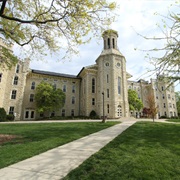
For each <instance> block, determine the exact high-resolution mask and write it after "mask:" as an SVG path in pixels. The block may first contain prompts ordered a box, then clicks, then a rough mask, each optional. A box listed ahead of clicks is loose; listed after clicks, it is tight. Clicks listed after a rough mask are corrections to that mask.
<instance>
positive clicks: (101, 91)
mask: <svg viewBox="0 0 180 180" xmlns="http://www.w3.org/2000/svg"><path fill="white" fill-rule="evenodd" d="M102 37H103V43H104V48H103V51H102V52H101V54H100V56H99V57H98V58H97V60H96V63H97V65H98V72H97V91H98V96H97V112H98V114H99V116H102V115H103V111H104V114H105V116H107V117H109V118H120V117H128V116H129V104H128V92H127V77H126V59H125V57H124V56H123V55H122V53H121V52H120V51H119V50H118V46H117V40H118V33H117V31H114V30H107V31H104V33H103V34H102Z"/></svg>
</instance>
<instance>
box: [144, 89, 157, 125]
mask: <svg viewBox="0 0 180 180" xmlns="http://www.w3.org/2000/svg"><path fill="white" fill-rule="evenodd" d="M146 102H147V104H148V108H149V111H148V114H149V115H151V117H152V119H153V122H154V119H155V117H156V114H157V113H158V108H157V106H156V102H155V98H154V94H153V92H152V91H151V90H150V89H149V92H148V95H147V97H146Z"/></svg>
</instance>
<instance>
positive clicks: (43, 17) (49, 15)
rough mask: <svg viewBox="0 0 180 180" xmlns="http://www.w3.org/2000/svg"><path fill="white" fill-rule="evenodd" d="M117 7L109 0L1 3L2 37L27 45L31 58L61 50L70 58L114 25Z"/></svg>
mask: <svg viewBox="0 0 180 180" xmlns="http://www.w3.org/2000/svg"><path fill="white" fill-rule="evenodd" d="M115 7H116V4H115V3H114V2H109V1H108V0H26V1H25V0H0V34H1V36H4V38H6V40H7V41H9V42H11V43H14V42H15V43H16V44H18V45H19V46H21V47H24V46H26V45H28V47H26V48H25V49H26V50H27V52H28V54H29V55H31V58H32V57H35V58H36V59H37V55H39V56H41V57H42V56H43V55H46V53H47V51H50V53H54V52H56V53H57V52H59V51H60V50H64V51H63V52H65V53H64V56H67V55H70V54H71V53H77V52H78V50H77V46H79V45H81V44H83V43H87V42H89V40H90V39H91V38H90V36H89V34H90V33H91V34H93V35H94V36H96V35H99V34H100V32H102V30H103V28H106V27H107V26H108V25H109V24H110V23H111V22H113V21H114V15H113V14H112V13H111V11H112V10H114V9H115ZM30 52H31V53H30ZM61 54H62V52H61ZM56 57H58V56H56Z"/></svg>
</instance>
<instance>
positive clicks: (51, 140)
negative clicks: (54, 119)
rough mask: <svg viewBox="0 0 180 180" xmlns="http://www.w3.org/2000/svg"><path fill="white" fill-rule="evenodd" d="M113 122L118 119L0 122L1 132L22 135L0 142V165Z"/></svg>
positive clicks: (52, 146) (84, 134)
mask: <svg viewBox="0 0 180 180" xmlns="http://www.w3.org/2000/svg"><path fill="white" fill-rule="evenodd" d="M114 124H117V122H107V123H100V122H86V123H37V124H27V123H26V124H15V123H13V124H0V134H12V135H18V136H20V138H17V139H15V140H13V141H11V142H7V143H4V144H1V145H0V168H3V167H6V166H8V165H10V164H13V163H16V162H18V161H21V160H24V159H26V158H29V157H32V156H34V155H36V154H39V153H42V152H45V151H47V150H49V149H52V148H54V147H57V146H60V145H63V144H65V143H68V142H70V141H73V140H75V139H79V138H81V137H83V136H86V135H88V134H91V133H94V132H97V131H99V130H102V129H104V128H108V127H110V126H112V125H114Z"/></svg>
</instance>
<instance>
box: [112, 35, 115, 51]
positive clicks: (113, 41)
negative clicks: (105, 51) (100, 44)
mask: <svg viewBox="0 0 180 180" xmlns="http://www.w3.org/2000/svg"><path fill="white" fill-rule="evenodd" d="M112 43H113V48H114V49H115V40H114V38H113V39H112Z"/></svg>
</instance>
